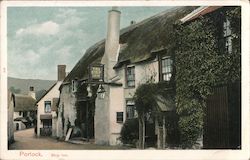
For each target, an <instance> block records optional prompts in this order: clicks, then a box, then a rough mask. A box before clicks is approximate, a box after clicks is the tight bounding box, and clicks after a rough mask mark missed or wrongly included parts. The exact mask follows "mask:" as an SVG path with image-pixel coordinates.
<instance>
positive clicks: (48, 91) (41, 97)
mask: <svg viewBox="0 0 250 160" xmlns="http://www.w3.org/2000/svg"><path fill="white" fill-rule="evenodd" d="M56 84H57V82H56V83H54V84H53V85H52V86H51V87H50V88H49V89H48V90H47V91H46V92H45V93H44V94H43V95H42V96H41V97H40V98H39V99H38V100H37V101H36V104H37V103H38V102H39V101H40V100H41V99H42V98H43V97H44V96H46V95H47V94H48V93H49V92H50V90H51V89H52V88H54V86H55V85H56Z"/></svg>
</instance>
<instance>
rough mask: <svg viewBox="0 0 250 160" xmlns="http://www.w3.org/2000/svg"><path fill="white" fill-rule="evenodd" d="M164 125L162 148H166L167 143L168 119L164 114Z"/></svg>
mask: <svg viewBox="0 0 250 160" xmlns="http://www.w3.org/2000/svg"><path fill="white" fill-rule="evenodd" d="M162 127H163V135H162V136H163V144H162V149H165V147H166V146H165V145H166V119H165V115H163V119H162Z"/></svg>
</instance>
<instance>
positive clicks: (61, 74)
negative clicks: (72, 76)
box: [57, 65, 66, 81]
mask: <svg viewBox="0 0 250 160" xmlns="http://www.w3.org/2000/svg"><path fill="white" fill-rule="evenodd" d="M65 77H66V65H58V66H57V80H58V81H63V80H64V78H65Z"/></svg>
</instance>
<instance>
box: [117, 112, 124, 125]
mask: <svg viewBox="0 0 250 160" xmlns="http://www.w3.org/2000/svg"><path fill="white" fill-rule="evenodd" d="M116 122H117V123H123V112H116Z"/></svg>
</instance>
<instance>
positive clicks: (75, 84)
mask: <svg viewBox="0 0 250 160" xmlns="http://www.w3.org/2000/svg"><path fill="white" fill-rule="evenodd" d="M77 84H78V83H77V80H72V81H71V87H72V88H71V91H72V93H75V92H77Z"/></svg>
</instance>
